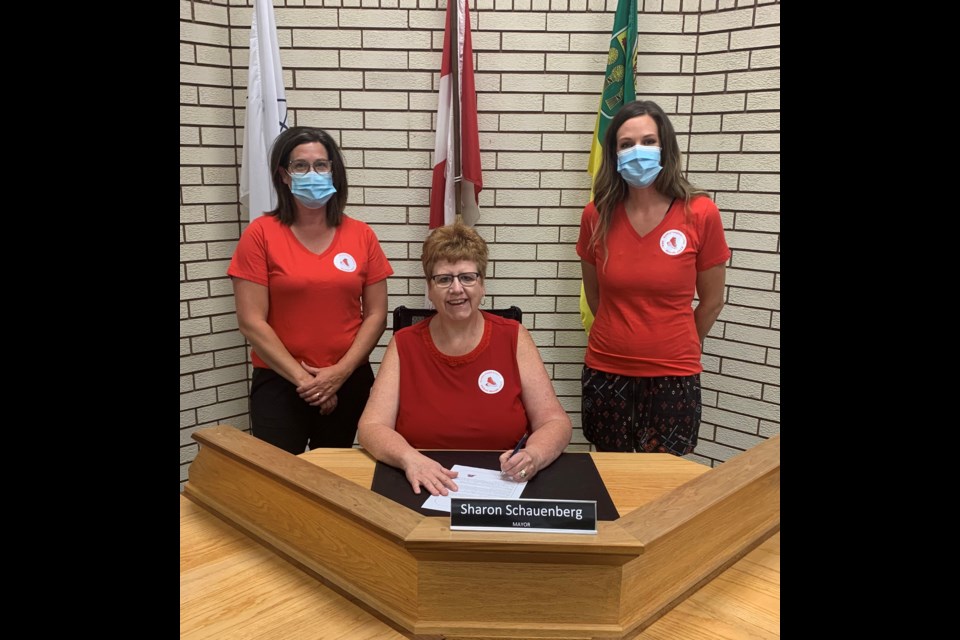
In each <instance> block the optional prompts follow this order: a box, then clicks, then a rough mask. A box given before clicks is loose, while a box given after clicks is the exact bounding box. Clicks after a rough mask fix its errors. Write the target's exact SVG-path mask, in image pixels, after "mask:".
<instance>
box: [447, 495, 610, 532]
mask: <svg viewBox="0 0 960 640" xmlns="http://www.w3.org/2000/svg"><path fill="white" fill-rule="evenodd" d="M450 498H451V500H450V528H451V529H456V530H466V531H536V532H537V533H596V532H597V501H596V500H522V499H520V500H487V499H481V498H454V497H453V496H452V495H451V496H450Z"/></svg>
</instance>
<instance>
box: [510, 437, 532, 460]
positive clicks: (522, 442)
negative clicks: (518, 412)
mask: <svg viewBox="0 0 960 640" xmlns="http://www.w3.org/2000/svg"><path fill="white" fill-rule="evenodd" d="M529 435H530V432H527V433H525V434H523V437H522V438H520V442H518V443H517V446H515V447H514V448H513V451H511V452H510V456H509V457H508V458H507V460H509V459H510V458H512V457H513V456H515V455H517V451H520V449H521V448H522V447H523V445H524V443H525V442H526V441H527V436H529Z"/></svg>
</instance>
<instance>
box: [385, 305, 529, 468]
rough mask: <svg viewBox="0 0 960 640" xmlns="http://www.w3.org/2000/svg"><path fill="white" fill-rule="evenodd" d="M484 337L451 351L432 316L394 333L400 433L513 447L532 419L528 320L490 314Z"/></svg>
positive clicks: (426, 444)
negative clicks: (524, 364)
mask: <svg viewBox="0 0 960 640" xmlns="http://www.w3.org/2000/svg"><path fill="white" fill-rule="evenodd" d="M483 317H484V327H483V338H481V340H480V344H479V345H477V348H476V349H474V350H473V351H471V352H470V353H468V354H466V355H462V356H447V355H444V354H442V353H440V351H438V350H437V347H436V345H434V343H433V339H432V338H431V337H430V320H429V319H427V320H424V321H422V322H418V323H417V324H415V325H413V326H412V327H407V328H405V329H401V330H400V331H398V332H397V334H396V335H395V336H394V339H395V340H396V342H397V353H398V355H399V358H400V409H399V411H398V412H397V433H399V434H400V435H402V436H403V437H404V438H406V440H407V442H409V443H410V446H412V447H413V448H415V449H498V450H499V449H509V448H511V447H513V446H514V445H516V444H517V442H518V441H519V440H520V438H521V437H523V434H524V433H525V432H526V431H527V429H528V427H529V421H528V420H527V412H526V410H525V409H524V408H523V402H521V400H520V367H519V366H518V365H517V336H518V335H519V332H520V324H519V323H518V322H516V321H515V320H508V319H506V318H501V317H500V316H495V315H491V314H488V313H484V314H483Z"/></svg>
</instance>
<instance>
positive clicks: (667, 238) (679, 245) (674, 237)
mask: <svg viewBox="0 0 960 640" xmlns="http://www.w3.org/2000/svg"><path fill="white" fill-rule="evenodd" d="M686 248H687V236H685V235H683V231H677V230H676V229H670V231H664V233H663V235H662V236H660V249H661V250H662V251H663V252H664V253H665V254H667V255H668V256H676V255H679V254H681V253H683V250H684V249H686Z"/></svg>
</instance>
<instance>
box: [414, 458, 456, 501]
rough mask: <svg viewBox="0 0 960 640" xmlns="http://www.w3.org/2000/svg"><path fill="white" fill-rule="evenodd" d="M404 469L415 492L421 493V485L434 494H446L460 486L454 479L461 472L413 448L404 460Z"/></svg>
mask: <svg viewBox="0 0 960 640" xmlns="http://www.w3.org/2000/svg"><path fill="white" fill-rule="evenodd" d="M403 471H404V473H406V474H407V481H408V482H409V483H410V486H411V487H413V492H414V493H416V494H418V495H419V494H420V487H423V488H424V489H426V490H427V491H428V492H429V493H430V495H432V496H445V495H447V494H448V493H449V492H450V491H456V490H458V489H459V488H460V487H458V486H457V483H455V482H454V481H453V478H456V477H457V476H458V475H459V474H458V473H457V472H456V471H450V470H449V469H446V468H444V466H443V465H441V464H440V463H439V462H437V461H436V460H432V459H430V458H428V457H427V456H425V455H423V454H422V453H420V452H419V451H416V450H413V449H411V451H410V455H409V457H408V458H407V459H405V460H404V461H403Z"/></svg>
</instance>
